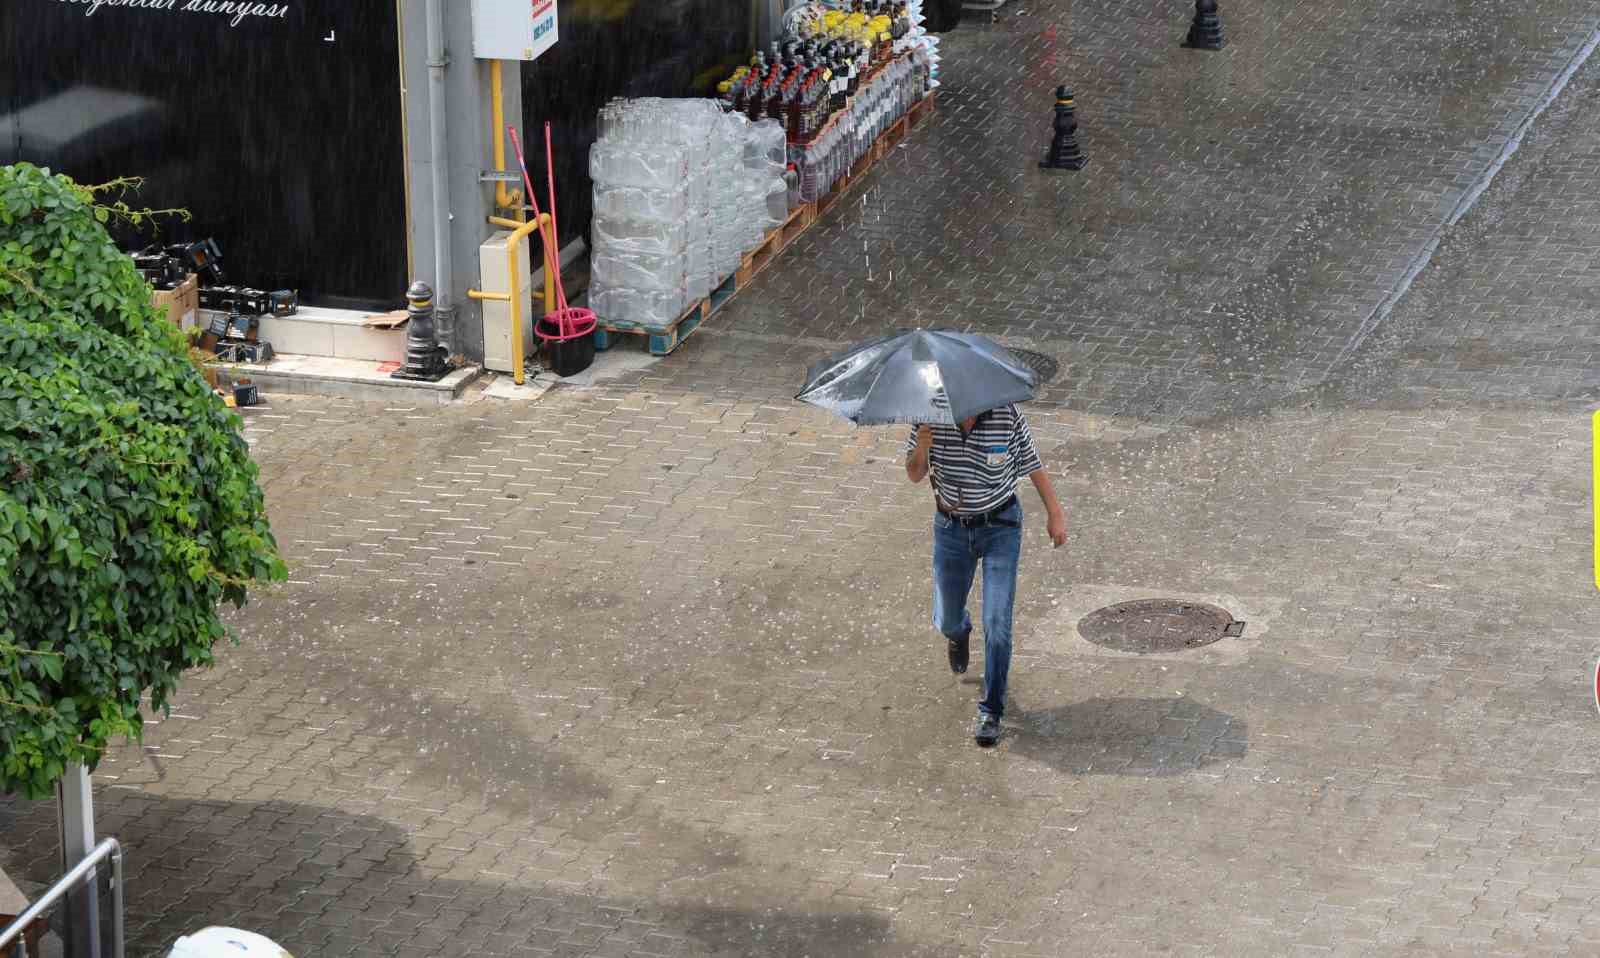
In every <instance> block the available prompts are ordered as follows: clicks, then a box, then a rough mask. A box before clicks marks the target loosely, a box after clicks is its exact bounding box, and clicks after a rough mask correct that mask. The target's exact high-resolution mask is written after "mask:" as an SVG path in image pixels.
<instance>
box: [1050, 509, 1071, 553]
mask: <svg viewBox="0 0 1600 958" xmlns="http://www.w3.org/2000/svg"><path fill="white" fill-rule="evenodd" d="M1045 528H1046V530H1048V531H1049V533H1050V541H1051V542H1054V543H1055V547H1056V548H1057V549H1059V548H1061V547H1062V546H1064V545H1066V544H1067V514H1066V512H1064V511H1063V510H1061V509H1051V510H1050V518H1049V520H1048V521H1047V522H1046V523H1045Z"/></svg>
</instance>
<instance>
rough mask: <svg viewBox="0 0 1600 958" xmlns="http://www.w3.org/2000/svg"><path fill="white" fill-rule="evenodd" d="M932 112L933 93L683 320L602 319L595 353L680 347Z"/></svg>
mask: <svg viewBox="0 0 1600 958" xmlns="http://www.w3.org/2000/svg"><path fill="white" fill-rule="evenodd" d="M932 111H933V94H932V93H929V94H928V95H927V96H925V97H923V98H922V100H921V101H920V102H918V103H917V104H915V105H914V106H912V108H911V110H910V111H909V112H908V113H907V114H906V115H905V116H903V117H901V118H900V119H899V120H896V121H895V122H894V124H893V125H891V126H890V127H889V129H887V130H885V131H884V132H883V133H882V134H881V135H880V136H879V137H878V139H877V140H876V141H874V142H873V144H872V146H871V147H869V148H868V149H867V152H866V154H865V155H863V156H862V157H861V159H859V160H857V161H856V162H855V164H854V165H853V166H851V167H850V172H848V173H846V174H845V175H844V176H842V177H840V178H839V181H838V182H837V183H835V184H834V188H833V190H832V191H831V192H829V193H828V194H827V195H826V196H823V197H821V198H819V199H818V200H817V201H816V202H815V203H802V204H800V205H799V206H797V207H795V208H794V209H793V210H791V211H790V213H789V216H788V218H787V219H785V220H784V221H783V223H781V224H780V225H779V226H778V227H777V228H775V229H772V230H770V231H768V232H767V235H766V236H764V237H762V239H761V244H760V245H759V246H757V247H756V248H755V249H753V250H751V251H750V252H748V253H746V254H745V255H744V257H743V259H741V260H740V263H739V268H738V269H736V270H734V273H733V275H732V276H729V277H727V278H726V279H724V280H723V281H722V282H721V283H720V284H718V286H717V288H716V289H714V290H712V291H711V295H710V296H707V297H706V298H705V299H702V300H699V301H697V302H695V303H693V304H691V305H690V306H689V308H688V309H686V310H684V311H683V313H682V315H680V316H679V317H678V318H677V319H675V320H673V321H672V322H670V323H667V324H666V325H664V326H647V325H643V324H640V323H629V322H617V321H604V320H603V321H601V322H600V324H599V325H598V326H596V327H595V331H594V348H595V349H597V350H600V351H605V350H607V349H610V348H611V347H612V346H614V345H616V344H617V342H619V341H620V340H621V337H622V336H624V335H630V336H647V337H649V347H650V354H651V355H652V356H666V355H668V354H669V353H671V352H672V351H673V350H675V349H677V348H678V347H679V346H682V345H683V342H684V340H686V339H688V338H689V336H690V334H691V333H693V332H694V331H695V330H696V329H699V328H700V324H701V323H704V322H705V321H706V320H707V319H709V318H710V317H711V314H712V313H714V312H716V311H717V310H719V309H721V308H722V307H723V305H724V304H726V303H727V302H728V300H730V299H732V298H733V297H735V296H737V295H738V294H739V291H740V290H742V289H744V288H745V287H746V286H748V285H749V284H750V282H751V281H752V280H754V279H755V278H756V276H757V274H759V273H760V272H761V271H762V270H764V269H766V268H767V267H768V266H771V265H772V264H773V262H775V261H776V260H777V258H778V256H779V255H780V254H781V253H782V252H783V251H784V250H785V249H786V248H788V246H789V245H790V244H791V243H793V242H794V241H795V240H797V239H799V238H800V236H801V234H803V233H804V232H805V231H806V230H808V229H810V228H811V226H812V224H814V223H816V222H817V220H819V219H820V218H821V217H822V214H823V213H825V212H827V211H828V210H829V209H830V208H832V207H833V205H834V204H835V203H837V202H839V200H841V199H843V198H844V195H845V194H846V193H847V192H849V191H850V188H851V187H852V186H854V185H855V184H856V183H857V182H858V181H860V179H861V178H862V177H863V176H865V175H866V174H867V171H868V170H870V169H872V166H873V164H875V163H876V162H877V161H878V160H879V159H880V158H881V157H883V156H884V155H885V154H887V153H888V151H889V150H891V149H893V148H894V147H895V146H896V145H898V144H899V143H900V141H901V140H903V139H905V137H906V134H907V133H909V132H910V131H911V130H912V129H914V128H915V127H917V126H918V125H920V124H921V123H922V122H923V121H924V120H925V119H927V117H928V115H929V114H931V113H932Z"/></svg>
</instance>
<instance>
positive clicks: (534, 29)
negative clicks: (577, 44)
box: [472, 0, 557, 60]
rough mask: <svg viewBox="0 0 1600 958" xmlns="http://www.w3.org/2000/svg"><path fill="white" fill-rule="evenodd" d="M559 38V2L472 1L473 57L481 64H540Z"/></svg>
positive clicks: (519, 0)
mask: <svg viewBox="0 0 1600 958" xmlns="http://www.w3.org/2000/svg"><path fill="white" fill-rule="evenodd" d="M556 35H557V24H556V0H472V55H473V56H475V57H477V58H478V59H480V60H537V59H538V58H539V55H540V54H542V53H544V52H545V51H546V50H548V49H550V48H551V47H553V46H555V45H556Z"/></svg>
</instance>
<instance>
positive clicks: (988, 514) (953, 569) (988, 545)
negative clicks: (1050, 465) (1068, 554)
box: [906, 405, 1067, 747]
mask: <svg viewBox="0 0 1600 958" xmlns="http://www.w3.org/2000/svg"><path fill="white" fill-rule="evenodd" d="M906 452H907V455H906V477H907V478H909V479H910V480H911V481H912V482H921V481H922V479H923V477H924V476H928V477H931V483H932V486H933V497H934V506H935V508H936V509H937V512H936V513H935V515H934V517H933V624H934V625H935V626H936V627H937V628H938V629H939V631H940V632H943V633H944V636H945V639H946V640H947V641H948V648H949V653H950V670H951V671H952V672H955V673H956V674H957V675H959V674H961V673H963V672H965V671H966V670H967V661H968V656H969V648H970V647H969V641H968V640H969V639H971V637H972V617H971V616H969V615H968V614H967V595H968V593H969V592H971V590H972V579H973V576H974V575H975V574H976V573H977V570H978V563H979V562H980V561H982V563H983V698H982V699H981V700H979V702H978V724H977V727H976V729H975V730H974V731H973V738H974V739H976V740H977V743H978V744H979V745H981V746H985V747H987V746H990V745H993V744H995V743H996V742H998V741H999V740H1000V718H1001V716H1002V715H1004V714H1005V709H1006V678H1007V673H1008V672H1009V671H1010V669H1011V609H1012V605H1013V601H1014V599H1015V597H1016V591H1017V560H1018V558H1019V557H1020V555H1021V552H1022V503H1021V502H1019V501H1018V500H1017V480H1018V479H1019V478H1021V477H1023V476H1027V477H1028V479H1029V480H1031V481H1032V482H1033V486H1034V488H1035V489H1037V490H1038V492H1039V499H1040V501H1041V502H1043V503H1044V508H1045V515H1046V517H1047V518H1046V529H1047V530H1048V531H1049V533H1050V540H1051V541H1052V542H1054V543H1055V545H1056V547H1057V548H1060V547H1061V546H1062V545H1064V544H1066V541H1067V515H1066V513H1065V512H1064V511H1063V510H1062V508H1061V503H1060V501H1058V500H1057V499H1056V493H1055V489H1054V488H1053V487H1052V486H1051V485H1050V477H1049V476H1048V475H1046V474H1045V471H1044V464H1043V463H1042V462H1040V461H1039V453H1038V452H1037V451H1036V450H1035V449H1034V447H1033V437H1032V436H1031V435H1030V434H1029V432H1028V422H1027V420H1026V419H1024V418H1023V417H1022V413H1020V412H1018V411H1017V407H1016V406H1014V405H1006V406H1001V407H999V408H998V409H991V410H989V411H988V412H985V413H982V414H980V415H977V416H973V417H970V418H968V419H965V420H963V421H962V422H961V423H959V424H958V425H955V426H945V425H937V426H926V425H924V426H918V427H916V428H915V429H913V430H912V433H911V436H910V438H909V439H908V440H907V441H906Z"/></svg>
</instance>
